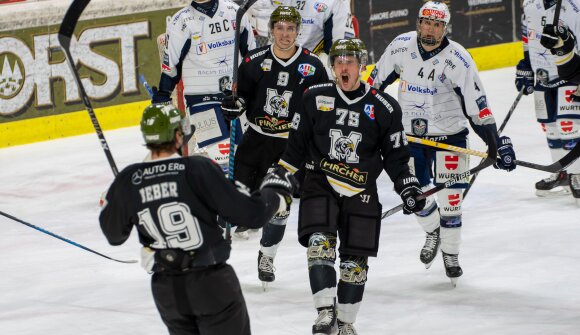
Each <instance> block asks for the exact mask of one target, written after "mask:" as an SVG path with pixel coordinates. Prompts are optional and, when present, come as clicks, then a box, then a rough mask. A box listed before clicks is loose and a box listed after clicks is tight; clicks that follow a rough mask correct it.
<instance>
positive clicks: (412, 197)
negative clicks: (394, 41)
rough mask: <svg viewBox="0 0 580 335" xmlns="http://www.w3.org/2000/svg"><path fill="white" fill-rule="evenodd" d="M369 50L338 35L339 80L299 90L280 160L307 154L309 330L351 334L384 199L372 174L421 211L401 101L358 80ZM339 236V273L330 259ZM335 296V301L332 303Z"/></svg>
mask: <svg viewBox="0 0 580 335" xmlns="http://www.w3.org/2000/svg"><path fill="white" fill-rule="evenodd" d="M366 59H367V52H366V48H365V46H364V44H363V43H362V41H360V40H346V39H341V40H338V41H336V42H335V43H334V44H333V45H332V48H331V50H330V54H329V60H330V65H331V67H332V69H333V72H334V74H335V77H336V83H327V84H321V85H315V86H312V87H310V88H309V89H308V91H307V92H306V93H304V98H303V105H304V109H303V110H301V111H298V112H296V114H295V115H294V119H293V121H292V128H293V130H291V132H290V137H289V140H288V146H287V149H286V151H285V152H284V154H283V155H282V159H281V160H280V164H281V165H282V166H284V167H286V168H287V169H288V170H290V171H292V172H294V171H296V170H297V169H298V168H299V167H300V166H301V164H302V162H303V161H304V158H305V157H308V158H309V159H312V161H313V164H307V165H306V176H305V179H304V182H303V184H302V186H301V198H300V199H301V200H300V211H299V220H298V236H299V242H300V243H301V244H302V245H303V246H305V247H307V248H308V249H307V258H308V270H309V276H310V286H311V289H312V294H313V296H314V305H315V307H316V309H317V310H318V318H317V319H316V321H315V324H314V326H313V327H312V333H313V334H336V333H337V330H338V331H339V332H340V334H356V331H355V330H354V326H353V323H354V322H355V319H356V316H357V313H358V310H359V308H360V304H361V301H362V298H363V292H364V288H365V282H366V280H367V271H368V263H367V261H368V257H376V256H377V251H378V248H379V234H380V227H381V209H382V208H381V204H380V202H379V199H378V194H377V185H376V179H377V178H378V177H379V174H380V173H381V171H382V170H385V171H386V172H387V174H388V175H389V177H390V178H391V180H392V181H393V182H394V184H395V190H396V192H397V193H399V195H400V196H401V198H402V199H403V203H404V204H405V207H404V212H405V213H406V214H409V213H412V212H416V211H420V210H421V209H422V208H423V206H424V205H425V200H421V201H418V200H417V199H416V197H417V196H418V195H420V194H421V193H422V192H421V189H420V187H419V183H418V181H417V178H416V177H415V176H414V175H413V174H412V173H411V172H410V171H409V165H408V162H409V151H408V149H407V142H406V138H405V134H404V132H403V125H402V123H401V118H402V115H401V108H400V106H399V105H398V103H397V102H396V101H395V99H393V98H392V97H391V96H389V95H388V94H386V93H383V92H380V91H378V90H376V89H374V88H371V87H370V86H369V85H368V84H365V83H362V82H361V81H360V71H361V70H362V69H363V68H364V67H365V65H366ZM337 239H338V240H340V247H339V248H338V251H339V254H340V279H339V281H338V285H337V282H336V281H337V280H336V272H335V269H334V264H335V260H336V246H337ZM336 297H338V304H337V303H336Z"/></svg>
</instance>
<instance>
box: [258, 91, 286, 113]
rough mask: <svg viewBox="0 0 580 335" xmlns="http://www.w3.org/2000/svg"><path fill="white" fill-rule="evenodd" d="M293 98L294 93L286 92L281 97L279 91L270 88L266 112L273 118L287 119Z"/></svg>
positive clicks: (265, 107)
mask: <svg viewBox="0 0 580 335" xmlns="http://www.w3.org/2000/svg"><path fill="white" fill-rule="evenodd" d="M291 98H292V91H284V93H283V94H282V95H279V94H278V90H276V89H272V88H269V89H268V91H267V96H266V105H265V106H264V111H265V112H266V113H268V114H269V115H272V116H276V115H277V116H278V117H287V116H288V114H289V113H288V107H289V106H290V99H291Z"/></svg>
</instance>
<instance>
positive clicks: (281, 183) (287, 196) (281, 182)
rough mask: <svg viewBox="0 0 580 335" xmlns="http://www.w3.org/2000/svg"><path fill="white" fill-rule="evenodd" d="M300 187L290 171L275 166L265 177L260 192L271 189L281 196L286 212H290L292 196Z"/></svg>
mask: <svg viewBox="0 0 580 335" xmlns="http://www.w3.org/2000/svg"><path fill="white" fill-rule="evenodd" d="M298 187H299V185H298V180H297V179H296V177H294V175H293V174H292V173H291V172H290V171H288V170H286V169H285V168H284V167H283V166H281V165H278V164H274V165H273V166H272V167H271V168H269V169H268V173H266V176H264V179H263V180H262V184H261V185H260V190H263V189H265V188H269V189H271V190H273V191H274V192H276V193H278V194H279V195H281V196H282V197H283V198H284V201H285V204H286V210H287V211H289V210H290V204H291V203H292V194H294V191H295V190H296V189H297V188H298Z"/></svg>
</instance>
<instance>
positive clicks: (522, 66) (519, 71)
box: [516, 59, 534, 95]
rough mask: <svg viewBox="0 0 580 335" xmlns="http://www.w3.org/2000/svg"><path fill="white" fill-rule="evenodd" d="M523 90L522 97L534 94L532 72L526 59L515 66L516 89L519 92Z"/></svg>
mask: <svg viewBox="0 0 580 335" xmlns="http://www.w3.org/2000/svg"><path fill="white" fill-rule="evenodd" d="M522 87H523V88H524V95H528V94H531V93H534V70H532V67H531V65H530V63H529V62H528V61H527V60H526V59H522V60H520V62H519V63H518V65H517V66H516V88H517V89H518V91H521V89H522Z"/></svg>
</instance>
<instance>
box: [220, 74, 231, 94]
mask: <svg viewBox="0 0 580 335" xmlns="http://www.w3.org/2000/svg"><path fill="white" fill-rule="evenodd" d="M218 84H219V88H220V92H223V93H226V92H227V91H231V90H232V80H231V78H230V76H224V77H221V78H220V79H219V81H218Z"/></svg>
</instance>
